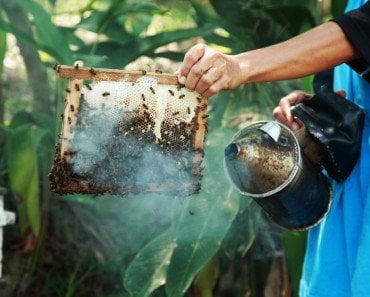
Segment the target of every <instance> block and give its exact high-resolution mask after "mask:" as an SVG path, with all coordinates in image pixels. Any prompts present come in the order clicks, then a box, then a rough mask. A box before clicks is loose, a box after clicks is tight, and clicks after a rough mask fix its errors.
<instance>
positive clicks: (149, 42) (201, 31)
mask: <svg viewBox="0 0 370 297" xmlns="http://www.w3.org/2000/svg"><path fill="white" fill-rule="evenodd" d="M213 30H214V27H213V26H205V27H202V28H194V29H184V30H174V31H169V32H162V33H158V34H156V35H154V36H148V37H144V38H136V39H134V40H131V41H130V42H126V43H125V44H118V43H116V42H101V43H99V45H98V48H97V51H96V54H99V55H102V56H106V57H107V59H106V60H105V61H104V63H103V64H102V65H99V66H101V67H114V68H117V67H118V68H119V67H123V66H125V65H127V64H128V63H130V62H132V61H134V60H135V59H137V58H139V57H141V56H143V55H147V56H152V55H153V54H154V51H155V49H157V48H158V47H160V46H162V45H166V44H169V43H171V42H175V41H181V40H186V39H188V38H192V37H198V36H206V35H209V34H211V33H212V32H213ZM108 57H109V58H108Z"/></svg>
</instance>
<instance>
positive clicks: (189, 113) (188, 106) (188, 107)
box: [187, 106, 190, 114]
mask: <svg viewBox="0 0 370 297" xmlns="http://www.w3.org/2000/svg"><path fill="white" fill-rule="evenodd" d="M187 110H188V114H190V107H189V106H188V108H187Z"/></svg>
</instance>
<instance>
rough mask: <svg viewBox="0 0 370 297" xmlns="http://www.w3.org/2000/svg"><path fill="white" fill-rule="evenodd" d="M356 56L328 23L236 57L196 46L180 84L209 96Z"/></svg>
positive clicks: (307, 72) (317, 69)
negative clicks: (224, 90) (246, 84)
mask: <svg viewBox="0 0 370 297" xmlns="http://www.w3.org/2000/svg"><path fill="white" fill-rule="evenodd" d="M358 56H359V54H358V52H357V51H356V49H355V48H354V47H353V46H352V44H351V43H350V42H349V40H348V39H347V37H346V36H345V34H344V33H343V31H342V29H341V28H340V27H339V26H338V25H337V24H336V23H334V22H327V23H325V24H322V25H320V26H318V27H316V28H314V29H311V30H309V31H307V32H305V33H302V34H300V35H298V36H296V37H293V38H291V39H289V40H287V41H285V42H282V43H278V44H275V45H272V46H269V47H265V48H261V49H257V50H253V51H249V52H245V53H242V54H239V55H225V54H222V53H219V52H217V51H215V50H213V49H212V48H210V47H207V46H205V45H196V46H194V47H193V48H191V49H190V50H189V52H188V53H187V54H186V55H185V58H184V62H183V64H182V65H181V67H180V69H179V81H180V83H183V84H185V86H186V87H187V88H189V89H195V90H196V91H198V92H199V93H201V94H203V95H204V96H206V97H210V96H212V95H214V94H216V93H218V92H219V91H221V90H223V89H232V88H235V87H237V86H238V85H240V84H244V83H251V82H267V81H277V80H286V79H293V78H299V77H302V76H306V75H310V74H314V73H317V72H320V71H322V70H324V69H328V68H331V67H333V66H335V65H338V64H341V63H343V62H345V61H349V60H351V59H353V58H356V57H358Z"/></svg>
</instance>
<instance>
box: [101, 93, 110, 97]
mask: <svg viewBox="0 0 370 297" xmlns="http://www.w3.org/2000/svg"><path fill="white" fill-rule="evenodd" d="M102 95H103V97H107V96H109V95H110V93H109V92H104V93H103V94H102Z"/></svg>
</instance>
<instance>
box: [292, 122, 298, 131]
mask: <svg viewBox="0 0 370 297" xmlns="http://www.w3.org/2000/svg"><path fill="white" fill-rule="evenodd" d="M298 129H299V125H298V124H297V123H293V124H292V130H293V131H297V130H298Z"/></svg>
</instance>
